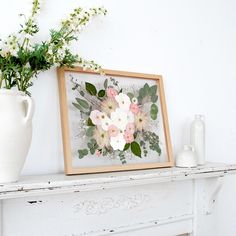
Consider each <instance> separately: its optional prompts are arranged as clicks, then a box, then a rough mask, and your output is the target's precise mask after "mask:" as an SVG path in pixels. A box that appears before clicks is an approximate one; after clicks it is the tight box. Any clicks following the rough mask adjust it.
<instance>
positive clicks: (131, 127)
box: [125, 123, 135, 134]
mask: <svg viewBox="0 0 236 236" xmlns="http://www.w3.org/2000/svg"><path fill="white" fill-rule="evenodd" d="M125 130H126V132H129V133H130V134H133V133H134V132H135V126H134V123H128V124H127V126H126V129H125Z"/></svg>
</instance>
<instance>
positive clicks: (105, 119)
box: [100, 112, 112, 131]
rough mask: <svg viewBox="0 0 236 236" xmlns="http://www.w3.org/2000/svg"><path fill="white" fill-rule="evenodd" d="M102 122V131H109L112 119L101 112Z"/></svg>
mask: <svg viewBox="0 0 236 236" xmlns="http://www.w3.org/2000/svg"><path fill="white" fill-rule="evenodd" d="M100 120H101V123H102V129H103V130H105V131H107V130H108V128H109V126H110V125H111V124H112V122H111V119H110V118H109V117H108V116H107V115H106V114H105V113H103V112H101V113H100Z"/></svg>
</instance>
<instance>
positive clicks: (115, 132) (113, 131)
mask: <svg viewBox="0 0 236 236" xmlns="http://www.w3.org/2000/svg"><path fill="white" fill-rule="evenodd" d="M108 134H109V136H110V137H116V136H117V135H118V134H119V130H118V128H117V127H116V126H115V125H110V126H109V127H108Z"/></svg>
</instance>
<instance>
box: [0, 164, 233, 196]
mask: <svg viewBox="0 0 236 236" xmlns="http://www.w3.org/2000/svg"><path fill="white" fill-rule="evenodd" d="M233 173H236V164H234V165H230V164H224V163H207V164H206V165H204V166H198V167H195V168H177V167H173V168H161V169H152V170H139V171H125V172H112V173H104V174H87V175H74V176H65V175H64V174H54V175H38V176H22V177H21V178H20V181H19V182H16V183H9V184H0V199H4V198H14V197H19V196H30V195H43V194H45V195H46V194H56V193H66V192H67V193H68V192H73V191H77V192H79V191H89V190H98V189H105V188H114V187H123V186H131V185H140V184H148V183H158V182H170V181H179V180H187V179H197V178H208V177H220V176H224V175H225V174H233Z"/></svg>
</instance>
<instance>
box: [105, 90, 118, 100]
mask: <svg viewBox="0 0 236 236" xmlns="http://www.w3.org/2000/svg"><path fill="white" fill-rule="evenodd" d="M106 94H107V97H109V98H114V97H115V96H116V95H117V94H118V92H117V91H116V90H115V89H114V88H108V89H107V90H106Z"/></svg>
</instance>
